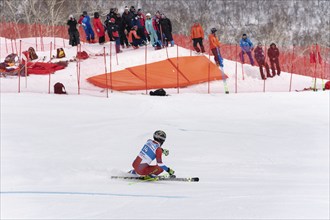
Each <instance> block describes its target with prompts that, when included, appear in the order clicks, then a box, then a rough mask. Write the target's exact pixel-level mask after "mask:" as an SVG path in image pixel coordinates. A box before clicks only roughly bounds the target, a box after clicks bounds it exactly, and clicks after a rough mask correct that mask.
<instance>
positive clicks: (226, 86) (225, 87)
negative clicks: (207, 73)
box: [217, 48, 229, 94]
mask: <svg viewBox="0 0 330 220" xmlns="http://www.w3.org/2000/svg"><path fill="white" fill-rule="evenodd" d="M217 55H218V60H219V65H220V59H221V55H220V50H219V48H217ZM220 71H221V73H222V81H223V86H224V89H225V93H226V94H229V90H228V85H227V80H226V78H225V77H226V75H225V71H224V70H223V67H221V66H220Z"/></svg>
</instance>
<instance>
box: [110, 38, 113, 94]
mask: <svg viewBox="0 0 330 220" xmlns="http://www.w3.org/2000/svg"><path fill="white" fill-rule="evenodd" d="M110 88H111V93H112V92H113V91H112V46H111V42H110Z"/></svg>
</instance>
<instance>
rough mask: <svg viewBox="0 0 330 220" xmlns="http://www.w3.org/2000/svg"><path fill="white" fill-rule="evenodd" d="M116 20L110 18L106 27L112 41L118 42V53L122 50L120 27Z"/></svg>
mask: <svg viewBox="0 0 330 220" xmlns="http://www.w3.org/2000/svg"><path fill="white" fill-rule="evenodd" d="M115 22H116V20H115V19H114V18H110V20H109V21H108V20H107V21H106V27H107V32H108V35H109V39H110V41H115V42H116V53H121V52H122V51H121V50H120V38H119V27H118V25H117V24H116V23H115Z"/></svg>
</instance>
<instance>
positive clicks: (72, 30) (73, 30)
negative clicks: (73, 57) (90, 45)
mask: <svg viewBox="0 0 330 220" xmlns="http://www.w3.org/2000/svg"><path fill="white" fill-rule="evenodd" d="M67 25H68V26H69V29H68V31H69V44H70V45H71V46H73V47H74V46H77V45H78V44H80V38H79V31H78V29H77V25H78V23H77V21H76V19H75V18H74V17H73V15H70V16H69V20H68V22H67Z"/></svg>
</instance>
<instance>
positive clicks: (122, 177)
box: [111, 176, 199, 182]
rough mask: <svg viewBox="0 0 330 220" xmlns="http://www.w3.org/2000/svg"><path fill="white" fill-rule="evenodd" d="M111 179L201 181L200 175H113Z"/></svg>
mask: <svg viewBox="0 0 330 220" xmlns="http://www.w3.org/2000/svg"><path fill="white" fill-rule="evenodd" d="M111 179H123V180H142V181H178V182H199V177H168V176H158V178H151V179H145V178H144V177H143V176H111Z"/></svg>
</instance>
